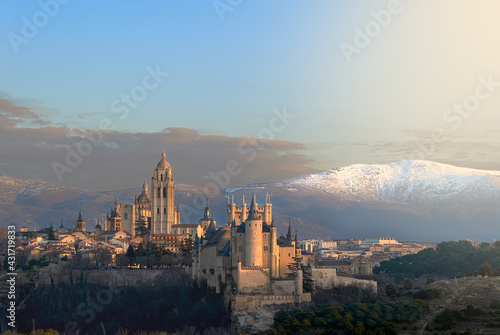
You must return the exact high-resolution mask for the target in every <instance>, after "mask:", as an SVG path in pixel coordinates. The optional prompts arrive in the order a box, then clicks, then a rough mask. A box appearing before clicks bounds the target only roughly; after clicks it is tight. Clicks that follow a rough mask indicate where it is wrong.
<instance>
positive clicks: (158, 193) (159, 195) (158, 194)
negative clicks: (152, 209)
mask: <svg viewBox="0 0 500 335" xmlns="http://www.w3.org/2000/svg"><path fill="white" fill-rule="evenodd" d="M156 193H157V196H158V198H159V197H161V194H160V188H159V187H158V192H156Z"/></svg>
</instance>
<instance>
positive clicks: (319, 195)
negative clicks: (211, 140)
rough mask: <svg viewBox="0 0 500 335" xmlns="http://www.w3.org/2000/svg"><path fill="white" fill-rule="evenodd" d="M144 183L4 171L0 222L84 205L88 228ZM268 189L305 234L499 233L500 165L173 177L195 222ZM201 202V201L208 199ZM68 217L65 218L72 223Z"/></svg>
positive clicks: (444, 236)
mask: <svg viewBox="0 0 500 335" xmlns="http://www.w3.org/2000/svg"><path fill="white" fill-rule="evenodd" d="M140 192H141V187H140V186H138V187H134V188H126V189H122V190H110V191H101V192H94V191H89V190H85V189H79V188H74V187H66V186H64V185H59V184H55V183H51V182H45V181H41V180H37V179H20V178H12V177H7V176H0V224H2V225H5V224H9V223H10V222H17V223H21V222H22V224H21V225H26V226H28V227H29V228H33V229H37V228H41V227H46V226H48V225H49V224H50V223H51V222H52V221H54V222H55V224H56V225H58V223H59V221H60V220H62V221H64V223H65V225H66V226H70V227H72V226H73V225H74V221H75V220H76V218H77V214H78V211H79V209H80V208H81V209H82V211H83V212H84V217H85V219H86V220H87V227H88V230H93V226H94V224H95V222H96V220H97V219H99V220H101V223H102V220H103V217H104V215H105V214H106V213H107V212H109V209H110V206H112V205H113V203H114V201H115V198H116V199H118V201H119V202H121V203H123V202H128V203H133V201H134V196H135V195H139V194H140ZM267 193H269V194H271V197H272V198H271V202H272V204H273V213H274V215H273V216H275V217H276V220H277V226H278V228H279V231H286V229H287V225H288V222H289V221H291V222H292V225H293V226H294V229H295V228H297V229H298V230H299V236H300V237H301V238H309V237H319V236H330V237H336V238H340V237H360V238H361V237H369V236H377V235H378V236H395V237H396V238H400V239H421V240H423V239H428V240H449V239H461V238H469V237H473V238H478V239H482V240H485V239H487V238H490V239H491V237H496V238H500V229H499V227H498V226H499V225H498V224H497V223H498V221H499V219H498V218H499V217H500V211H499V209H498V206H497V204H498V203H499V202H500V171H491V170H478V169H470V168H461V167H455V166H452V165H447V164H441V163H434V162H429V161H401V162H394V163H387V164H352V165H349V166H346V167H339V168H334V169H330V170H328V171H325V172H321V173H316V174H309V175H303V176H299V177H297V178H292V179H288V180H281V181H275V182H268V183H258V184H248V185H241V186H235V187H229V188H226V189H221V190H213V189H205V188H201V187H196V186H193V185H189V184H180V183H176V188H175V196H176V204H178V205H180V207H181V222H182V223H193V222H197V221H198V219H199V218H200V217H201V215H202V210H203V208H201V205H200V204H199V201H198V200H199V198H200V196H201V197H202V198H203V199H204V198H205V197H207V195H208V198H210V208H211V211H212V213H213V214H214V216H215V219H216V220H217V221H218V225H224V224H225V220H226V209H225V204H226V201H227V200H226V199H225V197H227V198H231V196H235V202H237V203H238V202H239V201H241V198H242V196H243V195H246V196H247V197H248V199H249V198H250V194H255V195H256V196H257V201H261V202H262V201H263V200H264V199H265V196H266V194H267ZM203 207H204V201H203ZM68 221H69V222H70V224H67V222H68Z"/></svg>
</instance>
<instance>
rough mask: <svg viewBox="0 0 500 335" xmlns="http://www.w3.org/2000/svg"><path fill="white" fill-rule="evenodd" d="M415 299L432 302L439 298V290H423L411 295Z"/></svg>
mask: <svg viewBox="0 0 500 335" xmlns="http://www.w3.org/2000/svg"><path fill="white" fill-rule="evenodd" d="M413 296H414V297H415V298H416V299H425V300H432V299H437V298H439V297H440V296H441V290H440V289H438V288H425V289H422V290H419V291H417V292H415V293H414V294H413Z"/></svg>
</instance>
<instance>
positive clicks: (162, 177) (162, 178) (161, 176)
mask: <svg viewBox="0 0 500 335" xmlns="http://www.w3.org/2000/svg"><path fill="white" fill-rule="evenodd" d="M160 180H161V181H163V173H162V174H161V179H160Z"/></svg>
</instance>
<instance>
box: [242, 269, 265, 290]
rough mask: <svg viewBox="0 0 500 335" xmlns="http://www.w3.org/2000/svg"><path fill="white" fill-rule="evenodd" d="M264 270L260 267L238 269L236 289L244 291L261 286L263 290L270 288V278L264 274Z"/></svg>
mask: <svg viewBox="0 0 500 335" xmlns="http://www.w3.org/2000/svg"><path fill="white" fill-rule="evenodd" d="M264 271H265V270H261V269H245V267H242V269H241V270H240V271H238V272H237V276H238V278H237V280H238V289H239V290H240V292H246V291H248V289H249V288H258V287H260V288H262V289H265V290H270V285H269V284H270V282H271V281H270V279H269V274H268V275H267V276H266V273H264Z"/></svg>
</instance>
